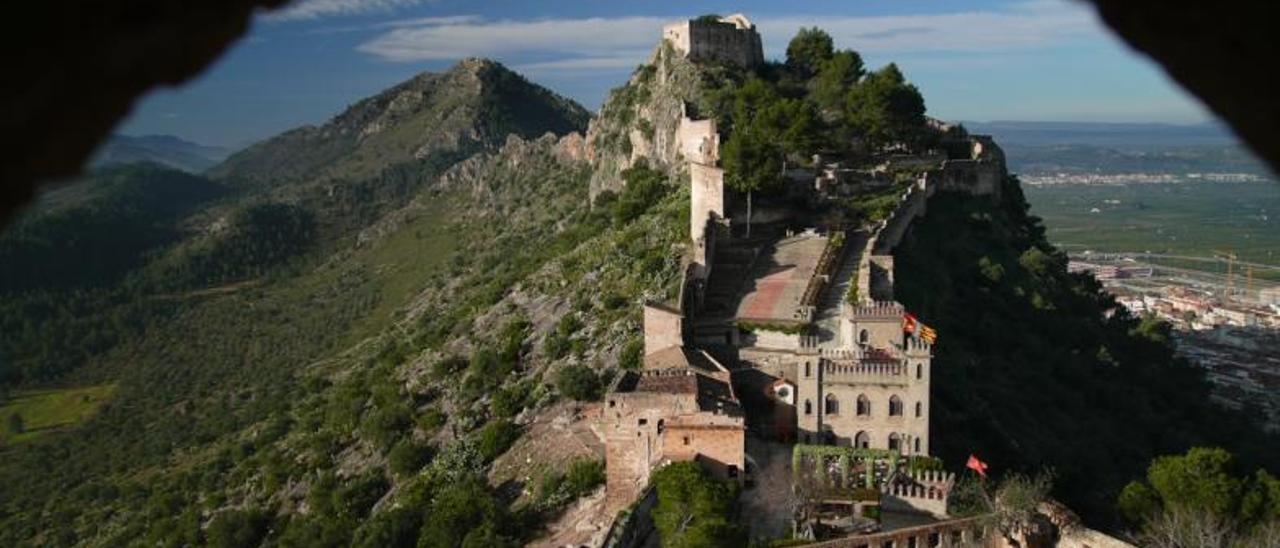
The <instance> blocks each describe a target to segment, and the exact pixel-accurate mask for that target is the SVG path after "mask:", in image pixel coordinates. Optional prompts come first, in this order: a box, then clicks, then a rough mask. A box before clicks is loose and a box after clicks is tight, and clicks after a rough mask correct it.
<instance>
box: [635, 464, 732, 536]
mask: <svg viewBox="0 0 1280 548" xmlns="http://www.w3.org/2000/svg"><path fill="white" fill-rule="evenodd" d="M652 481H653V485H654V486H655V487H656V489H657V491H658V504H657V506H655V507H654V509H653V522H654V524H655V525H656V526H657V528H658V534H659V540H660V541H661V542H662V546H664V547H673V546H680V547H691V548H692V547H718V546H744V545H746V536H745V535H744V534H743V531H742V530H741V528H739V527H738V526H737V525H736V524H734V523H733V521H732V520H731V519H730V517H731V512H732V510H733V502H734V499H735V498H737V493H736V491H735V489H734V488H733V487H731V484H728V483H725V482H720V481H718V480H716V479H714V478H712V477H711V476H710V475H709V474H708V473H707V472H706V470H704V469H703V468H702V466H701V465H699V464H698V463H696V462H688V461H686V462H677V463H673V464H669V465H667V466H666V467H665V468H663V469H661V470H658V471H657V472H655V473H654V474H653V479H652ZM732 485H736V484H732Z"/></svg>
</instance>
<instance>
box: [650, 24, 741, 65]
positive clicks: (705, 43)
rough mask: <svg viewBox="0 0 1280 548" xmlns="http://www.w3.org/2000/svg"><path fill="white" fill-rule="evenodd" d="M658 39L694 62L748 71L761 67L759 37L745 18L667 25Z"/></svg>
mask: <svg viewBox="0 0 1280 548" xmlns="http://www.w3.org/2000/svg"><path fill="white" fill-rule="evenodd" d="M662 38H663V40H666V41H667V42H669V43H670V44H671V45H672V47H674V48H675V50H676V51H677V52H679V53H680V54H682V55H684V56H685V58H687V59H689V60H690V61H694V62H705V61H710V62H719V63H729V64H733V65H738V66H740V67H743V68H752V67H755V66H758V65H761V64H763V63H764V48H763V46H762V44H761V42H760V33H758V32H756V26H755V25H754V24H753V23H752V22H751V20H750V19H747V17H746V16H745V15H742V14H740V13H735V14H733V15H730V16H728V17H721V18H719V19H718V20H708V19H704V18H698V19H690V20H688V21H680V22H678V23H671V24H669V25H667V26H665V27H663V28H662Z"/></svg>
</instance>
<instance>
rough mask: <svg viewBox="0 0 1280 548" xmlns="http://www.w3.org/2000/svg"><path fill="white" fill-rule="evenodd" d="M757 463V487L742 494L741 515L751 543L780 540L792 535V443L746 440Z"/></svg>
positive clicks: (750, 437)
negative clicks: (763, 540)
mask: <svg viewBox="0 0 1280 548" xmlns="http://www.w3.org/2000/svg"><path fill="white" fill-rule="evenodd" d="M747 455H749V456H750V457H751V459H752V460H754V462H755V470H754V472H753V474H754V477H755V487H752V488H750V489H747V490H744V491H743V492H742V498H741V501H742V515H743V516H744V520H743V521H745V522H746V525H747V527H748V529H749V531H748V534H749V535H750V536H751V540H752V541H755V540H758V539H777V538H783V537H786V536H787V535H788V534H789V533H790V532H791V514H792V511H793V507H794V499H793V495H792V493H791V444H786V443H775V442H769V441H765V440H761V439H759V438H756V437H754V436H748V437H747Z"/></svg>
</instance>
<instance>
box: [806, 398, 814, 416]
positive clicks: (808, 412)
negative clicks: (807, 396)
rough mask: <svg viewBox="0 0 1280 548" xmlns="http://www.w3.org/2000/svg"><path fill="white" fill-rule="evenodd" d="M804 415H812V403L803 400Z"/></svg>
mask: <svg viewBox="0 0 1280 548" xmlns="http://www.w3.org/2000/svg"><path fill="white" fill-rule="evenodd" d="M804 414H806V415H812V414H813V402H812V401H809V400H804Z"/></svg>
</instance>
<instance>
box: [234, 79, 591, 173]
mask: <svg viewBox="0 0 1280 548" xmlns="http://www.w3.org/2000/svg"><path fill="white" fill-rule="evenodd" d="M588 118H589V114H588V112H587V111H586V109H584V108H582V107H581V106H580V105H578V104H576V103H574V102H573V101H570V100H568V99H566V98H564V97H561V96H560V95H557V94H555V93H552V92H550V91H548V90H546V89H544V88H541V87H538V86H536V85H534V84H532V83H530V82H529V81H528V80H525V79H524V77H522V76H520V75H518V74H516V73H514V72H511V71H510V70H508V69H507V68H506V67H503V66H502V65H501V64H498V63H495V62H492V61H488V60H485V59H467V60H464V61H462V62H461V63H459V64H458V65H457V66H455V67H454V68H453V69H451V70H449V71H447V72H443V73H422V74H420V75H418V76H416V77H414V78H412V79H410V80H408V81H406V82H404V83H401V84H399V85H396V86H394V87H391V88H390V89H387V90H386V91H383V92H382V93H379V94H377V95H374V96H373V97H370V98H368V99H364V100H362V101H360V102H358V103H356V104H355V105H352V106H351V107H349V108H348V109H346V110H345V111H344V112H342V113H341V114H339V115H338V116H336V117H334V118H333V119H332V120H329V121H328V122H327V123H325V124H324V125H322V126H319V127H315V126H305V127H301V128H298V129H294V130H291V131H288V132H285V133H283V134H281V135H279V136H276V137H273V138H270V139H267V140H266V141H263V142H261V143H257V144H255V145H252V146H250V147H248V148H246V149H244V150H241V151H239V152H237V153H235V154H233V155H232V156H231V157H230V158H227V160H226V161H225V162H223V163H222V164H220V165H218V166H217V167H215V168H214V169H212V170H210V172H209V175H210V176H211V177H214V178H218V179H226V180H230V181H248V182H263V181H282V180H296V179H300V178H308V177H309V178H323V177H352V178H361V177H369V176H373V175H376V174H377V173H378V172H380V171H382V170H384V169H386V168H387V167H388V166H395V165H398V164H404V163H406V162H412V161H415V160H422V159H424V158H428V157H431V156H434V155H444V154H451V153H454V154H461V155H463V156H465V155H468V154H470V153H471V152H475V151H478V150H482V149H492V148H495V147H497V146H499V145H501V144H502V143H503V142H505V141H506V139H507V136H508V135H517V136H520V137H522V138H526V139H529V138H535V137H538V136H541V135H542V134H543V133H547V132H551V133H556V134H563V133H566V132H569V131H574V130H581V129H584V128H585V125H586V123H587V119H588Z"/></svg>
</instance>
